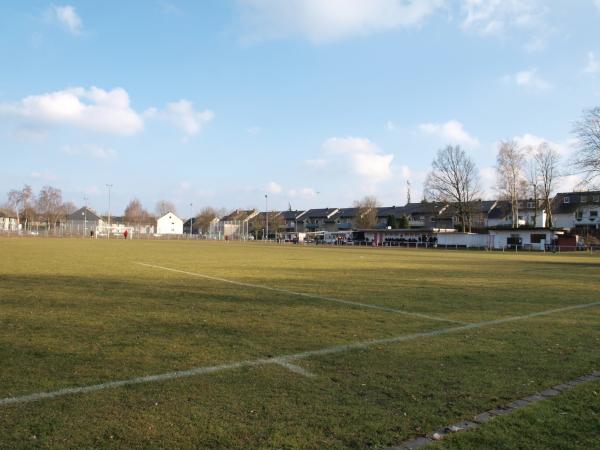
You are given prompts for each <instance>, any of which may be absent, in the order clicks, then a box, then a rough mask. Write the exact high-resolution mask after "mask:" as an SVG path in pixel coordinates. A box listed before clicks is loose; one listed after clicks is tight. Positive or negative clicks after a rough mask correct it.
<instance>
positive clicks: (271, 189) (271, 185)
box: [265, 181, 283, 194]
mask: <svg viewBox="0 0 600 450" xmlns="http://www.w3.org/2000/svg"><path fill="white" fill-rule="evenodd" d="M265 190H266V191H267V192H268V193H269V194H279V193H280V192H281V191H282V190H283V189H282V188H281V185H280V184H278V183H276V182H275V181H269V182H268V183H267V186H266V187H265Z"/></svg>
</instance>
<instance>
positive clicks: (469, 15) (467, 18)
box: [461, 0, 547, 34]
mask: <svg viewBox="0 0 600 450" xmlns="http://www.w3.org/2000/svg"><path fill="white" fill-rule="evenodd" d="M461 9H462V12H463V15H464V19H463V22H462V24H461V26H462V28H463V29H472V30H475V31H477V32H480V33H482V34H499V33H503V32H505V31H506V30H507V29H508V28H511V27H521V28H529V27H536V26H539V25H541V24H542V23H543V16H544V15H545V14H546V11H547V9H546V7H544V5H543V4H541V3H540V1H539V0H462V5H461Z"/></svg>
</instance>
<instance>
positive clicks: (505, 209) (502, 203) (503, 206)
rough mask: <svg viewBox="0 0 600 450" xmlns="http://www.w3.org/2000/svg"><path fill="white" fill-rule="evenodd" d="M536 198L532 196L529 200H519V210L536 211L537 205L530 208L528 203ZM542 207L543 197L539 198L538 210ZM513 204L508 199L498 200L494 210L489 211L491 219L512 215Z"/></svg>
mask: <svg viewBox="0 0 600 450" xmlns="http://www.w3.org/2000/svg"><path fill="white" fill-rule="evenodd" d="M534 201H535V200H534V199H532V198H530V199H527V200H523V199H522V200H519V212H521V211H522V212H534V211H535V206H534V207H533V208H530V207H529V206H528V205H529V204H530V203H531V202H534ZM541 208H542V205H541V199H538V211H540V209H541ZM511 211H512V206H511V204H510V201H508V200H498V201H497V202H496V204H495V205H494V207H493V208H492V210H491V211H490V212H489V213H488V218H489V219H503V218H505V217H507V216H511V214H512V213H511Z"/></svg>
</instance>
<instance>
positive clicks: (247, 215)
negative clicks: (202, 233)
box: [221, 209, 258, 222]
mask: <svg viewBox="0 0 600 450" xmlns="http://www.w3.org/2000/svg"><path fill="white" fill-rule="evenodd" d="M257 214H258V211H257V210H256V209H236V210H235V211H232V212H230V213H229V214H227V215H226V216H223V217H221V220H222V221H223V222H231V221H233V220H248V219H251V218H253V217H254V216H256V215H257Z"/></svg>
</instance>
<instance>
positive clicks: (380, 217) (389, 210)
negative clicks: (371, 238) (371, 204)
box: [376, 205, 410, 229]
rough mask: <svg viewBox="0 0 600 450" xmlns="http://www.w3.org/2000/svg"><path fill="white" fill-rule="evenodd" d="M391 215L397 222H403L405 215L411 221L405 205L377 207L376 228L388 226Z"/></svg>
mask: <svg viewBox="0 0 600 450" xmlns="http://www.w3.org/2000/svg"><path fill="white" fill-rule="evenodd" d="M390 217H394V218H395V219H396V223H398V224H399V223H401V221H402V220H403V218H404V217H406V218H407V219H408V220H409V221H410V219H409V213H408V210H407V209H406V208H404V206H395V205H394V206H383V207H380V208H377V225H376V228H382V229H384V228H387V227H388V222H389V219H390Z"/></svg>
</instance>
